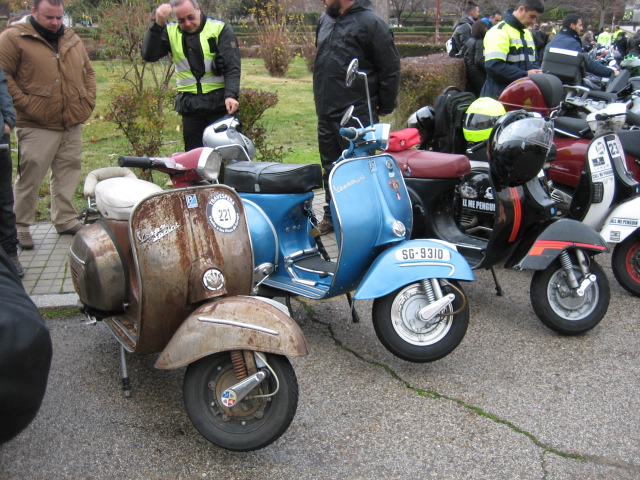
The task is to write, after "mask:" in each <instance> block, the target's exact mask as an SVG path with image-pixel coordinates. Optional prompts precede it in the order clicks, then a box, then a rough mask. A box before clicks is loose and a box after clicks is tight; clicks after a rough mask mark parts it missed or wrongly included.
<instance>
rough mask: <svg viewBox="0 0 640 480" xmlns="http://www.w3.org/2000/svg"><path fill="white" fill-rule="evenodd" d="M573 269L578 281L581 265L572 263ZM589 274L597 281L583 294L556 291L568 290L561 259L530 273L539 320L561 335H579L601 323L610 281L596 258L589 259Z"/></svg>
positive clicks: (605, 310)
mask: <svg viewBox="0 0 640 480" xmlns="http://www.w3.org/2000/svg"><path fill="white" fill-rule="evenodd" d="M573 268H574V271H575V273H576V277H577V279H578V283H580V282H581V281H582V280H583V276H582V273H581V271H580V268H579V267H578V266H577V265H575V264H574V267H573ZM590 273H592V274H594V275H595V276H596V281H595V283H593V284H592V285H591V286H589V288H588V289H587V291H586V292H585V294H584V295H583V296H582V297H574V296H565V297H563V296H561V295H559V294H558V293H559V292H561V293H562V292H564V293H566V292H568V291H569V287H568V285H567V281H566V274H565V272H564V270H563V269H562V265H561V264H560V260H556V261H554V262H553V263H552V264H551V265H549V266H548V267H547V268H546V269H545V270H538V271H537V272H535V273H534V274H533V278H532V279H531V288H530V290H529V295H530V296H531V305H532V306H533V310H534V311H535V312H536V315H537V316H538V318H539V319H540V320H541V321H542V323H544V324H545V325H546V326H547V327H549V328H550V329H551V330H554V331H556V332H558V333H561V334H563V335H580V334H581V333H584V332H587V331H589V330H591V329H592V328H593V327H595V326H596V325H598V323H600V321H601V320H602V319H603V318H604V316H605V314H606V313H607V309H608V308H609V301H610V299H611V292H610V290H609V280H607V276H606V275H605V273H604V271H603V270H602V268H601V267H600V265H598V264H597V263H596V262H595V260H592V261H591V266H590Z"/></svg>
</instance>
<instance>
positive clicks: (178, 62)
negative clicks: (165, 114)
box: [142, 0, 240, 150]
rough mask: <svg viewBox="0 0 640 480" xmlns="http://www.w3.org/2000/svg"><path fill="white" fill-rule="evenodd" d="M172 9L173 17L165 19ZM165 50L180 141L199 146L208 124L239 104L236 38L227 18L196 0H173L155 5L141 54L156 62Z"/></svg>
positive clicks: (229, 112) (238, 55)
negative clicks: (179, 123) (217, 16)
mask: <svg viewBox="0 0 640 480" xmlns="http://www.w3.org/2000/svg"><path fill="white" fill-rule="evenodd" d="M172 12H173V14H174V15H175V16H176V19H177V22H173V23H168V18H169V15H171V13H172ZM169 53H171V55H172V57H173V62H174V64H175V67H176V78H177V84H178V92H179V93H178V96H177V98H176V111H177V112H178V113H179V114H180V115H182V130H183V132H182V134H183V138H184V147H185V149H186V150H192V149H194V148H197V147H202V133H203V132H204V129H205V128H206V127H207V126H209V125H210V124H212V123H213V122H215V121H216V120H219V119H220V118H222V117H224V116H225V115H226V114H229V115H232V114H233V113H235V112H236V111H237V109H238V95H239V94H240V50H239V49H238V41H237V40H236V36H235V33H233V30H232V29H231V27H230V26H229V25H228V24H226V23H224V22H222V21H220V20H216V19H213V18H209V17H207V16H205V15H204V14H203V13H202V12H201V11H200V8H199V7H198V4H197V3H196V1H195V0H171V2H170V3H163V4H161V5H159V6H158V8H156V12H155V20H154V21H153V22H152V23H151V26H150V27H149V29H148V30H147V34H146V35H145V37H144V42H143V43H142V58H143V59H144V60H146V61H147V62H156V61H158V60H160V59H161V58H162V57H164V56H166V55H167V54H169Z"/></svg>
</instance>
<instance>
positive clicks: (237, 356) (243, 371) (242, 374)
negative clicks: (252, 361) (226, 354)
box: [230, 350, 249, 381]
mask: <svg viewBox="0 0 640 480" xmlns="http://www.w3.org/2000/svg"><path fill="white" fill-rule="evenodd" d="M230 353H231V363H232V364H233V370H234V371H235V372H236V378H237V379H238V381H241V380H244V379H245V378H247V377H248V376H249V374H248V373H247V364H246V363H245V361H244V354H243V353H242V350H232V351H231V352H230Z"/></svg>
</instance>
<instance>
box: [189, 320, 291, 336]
mask: <svg viewBox="0 0 640 480" xmlns="http://www.w3.org/2000/svg"><path fill="white" fill-rule="evenodd" d="M198 320H200V321H201V322H209V323H219V324H222V325H230V326H232V327H240V328H248V329H250V330H257V331H258V332H262V333H268V334H269V335H280V332H276V331H275V330H271V329H269V328H264V327H258V326H257V325H249V324H248V323H241V322H235V321H233V320H223V319H221V318H210V317H198Z"/></svg>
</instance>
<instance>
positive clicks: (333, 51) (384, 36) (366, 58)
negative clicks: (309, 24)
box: [313, 0, 400, 233]
mask: <svg viewBox="0 0 640 480" xmlns="http://www.w3.org/2000/svg"><path fill="white" fill-rule="evenodd" d="M323 2H324V4H325V6H326V10H325V12H324V13H323V14H322V16H321V17H320V20H319V22H318V27H317V29H316V47H317V54H316V60H315V64H314V69H313V95H314V98H315V104H316V113H317V115H318V147H319V149H320V160H321V161H322V166H323V168H324V175H323V180H324V188H325V198H326V201H327V205H326V206H325V207H324V218H323V220H322V222H320V225H319V227H320V231H321V232H322V233H327V232H330V231H332V230H333V221H332V218H331V210H330V208H329V201H330V199H331V192H330V191H329V182H328V180H329V173H330V172H331V168H332V164H333V162H335V161H336V160H338V158H339V157H340V155H341V154H342V152H343V151H344V150H345V149H346V148H347V147H348V146H349V142H347V141H346V140H344V139H343V138H342V137H341V136H340V134H339V133H338V131H339V128H340V119H341V118H342V114H343V113H344V111H345V110H346V109H347V107H349V106H350V105H354V106H355V111H354V115H355V116H357V117H358V118H360V119H361V121H362V122H363V124H364V125H367V124H368V123H369V107H368V106H367V98H366V91H365V86H364V82H363V80H362V79H360V78H358V79H356V81H355V82H354V84H353V86H352V87H351V88H347V87H346V86H345V77H346V74H347V67H348V66H349V63H350V62H351V60H352V59H354V58H357V59H358V61H359V62H360V67H359V69H360V71H363V72H365V73H366V74H367V78H368V80H369V93H370V95H371V107H372V109H373V122H374V123H376V122H377V121H378V116H379V115H383V116H384V115H387V114H389V113H391V112H393V110H394V109H395V108H396V99H397V96H398V85H399V82H400V55H399V54H398V50H397V49H396V46H395V44H394V42H393V33H392V32H391V30H390V29H389V26H388V25H387V23H386V22H385V21H383V20H382V19H381V18H380V17H379V16H378V15H376V14H375V13H374V12H373V10H372V9H371V2H370V1H369V0H323Z"/></svg>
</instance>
